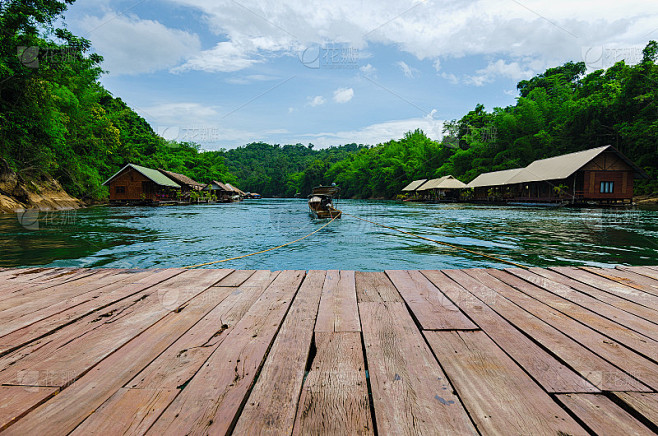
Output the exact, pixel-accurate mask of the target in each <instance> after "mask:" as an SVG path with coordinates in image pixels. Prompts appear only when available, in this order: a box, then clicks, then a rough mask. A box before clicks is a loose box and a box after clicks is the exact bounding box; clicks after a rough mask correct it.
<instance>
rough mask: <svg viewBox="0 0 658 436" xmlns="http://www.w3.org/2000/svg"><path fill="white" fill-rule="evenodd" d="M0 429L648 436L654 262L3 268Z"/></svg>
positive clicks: (656, 427)
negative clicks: (605, 265)
mask: <svg viewBox="0 0 658 436" xmlns="http://www.w3.org/2000/svg"><path fill="white" fill-rule="evenodd" d="M0 294H1V295H2V297H3V298H2V310H0V431H3V435H4V434H6V435H20V436H23V435H51V434H56V435H60V434H61V435H65V434H72V435H88V434H103V435H115V434H140V435H141V434H148V435H169V434H172V435H183V434H189V435H193V434H194V435H197V434H199V435H200V434H204V435H206V434H212V435H215V434H217V435H225V434H227V435H230V434H232V435H251V434H277V435H332V436H333V435H377V434H379V435H450V436H452V435H457V436H461V435H494V434H496V435H571V436H588V435H652V434H655V432H657V431H658V267H654V266H644V267H622V266H620V267H617V268H615V269H601V268H592V267H581V268H571V267H553V268H550V269H542V268H531V269H530V270H525V269H515V268H512V269H506V270H496V269H467V270H444V271H386V272H354V271H336V270H332V271H309V272H306V271H240V270H231V269H205V270H182V269H152V270H114V269H104V268H101V269H73V268H24V269H2V268H0Z"/></svg>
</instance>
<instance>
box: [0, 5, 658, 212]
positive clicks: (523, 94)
mask: <svg viewBox="0 0 658 436" xmlns="http://www.w3.org/2000/svg"><path fill="white" fill-rule="evenodd" d="M73 1H74V0H65V1H57V0H20V1H19V0H13V1H12V0H9V1H5V2H2V3H0V157H2V158H4V159H6V160H7V162H8V163H9V165H10V167H11V168H12V169H14V170H15V171H17V172H18V174H19V176H20V177H21V178H22V179H25V180H28V179H33V180H38V179H39V178H43V177H46V176H52V177H54V178H56V179H57V180H59V181H60V183H61V184H62V185H63V186H64V188H65V189H66V190H67V191H68V192H69V193H71V194H72V195H74V196H77V197H78V198H83V199H87V200H92V199H93V200H99V199H103V198H104V197H106V196H107V190H106V188H104V187H102V186H101V183H102V182H103V181H104V180H105V179H106V178H108V177H109V176H110V175H112V174H113V173H114V172H116V171H117V170H118V169H119V168H121V167H122V166H123V165H124V164H126V163H129V162H132V163H137V164H141V165H145V166H149V167H153V168H164V169H168V170H171V171H175V172H179V173H184V174H187V175H188V176H190V177H192V178H194V179H196V180H198V181H200V182H208V181H210V180H213V179H214V180H223V181H226V182H229V183H232V184H235V185H236V186H238V187H239V188H241V189H242V190H244V191H255V192H259V193H261V194H263V195H266V196H293V195H295V194H296V193H299V194H301V195H305V194H307V193H308V192H309V190H310V188H311V187H312V186H314V185H317V184H321V183H334V182H335V183H337V184H339V185H340V186H341V188H342V195H343V196H345V197H358V198H373V197H375V198H393V197H395V195H397V194H398V193H399V191H400V189H401V188H402V187H403V186H404V185H405V184H407V183H408V182H409V181H411V180H414V179H418V178H429V177H439V176H442V175H447V174H453V175H454V176H456V177H458V178H460V179H461V180H463V181H465V182H468V181H470V180H471V179H472V178H474V177H475V176H476V175H477V174H479V173H481V172H485V171H493V170H500V169H506V168H512V167H518V166H523V165H526V164H528V163H529V162H531V161H533V160H535V159H538V158H544V157H550V156H554V155H558V154H563V153H568V152H572V151H578V150H583V149H586V148H592V147H596V146H599V145H605V144H612V145H614V146H616V147H617V148H618V149H619V150H620V151H622V152H623V153H625V154H626V155H627V156H628V157H629V158H631V159H632V160H633V161H635V162H636V163H637V164H638V165H640V166H641V167H643V168H644V169H645V170H646V171H647V173H649V174H650V176H651V180H649V181H646V182H642V183H640V184H639V187H638V192H639V193H651V192H656V191H658V182H657V180H656V178H657V177H658V169H657V168H658V104H657V98H656V97H658V95H657V93H658V91H657V90H658V86H657V85H658V66H657V65H656V60H657V57H658V56H657V52H658V45H657V44H656V43H655V42H654V41H651V42H649V44H648V45H647V46H646V48H645V49H644V59H643V61H642V62H641V63H639V64H638V65H634V66H628V65H626V64H624V63H623V62H619V63H617V64H615V65H614V66H612V67H611V68H609V69H607V70H599V71H595V72H592V73H590V74H587V75H586V74H585V72H586V68H585V64H584V63H571V62H570V63H567V64H565V65H562V66H560V67H556V68H551V69H548V70H547V71H546V72H544V73H542V74H539V75H537V76H536V77H534V78H532V79H530V80H527V81H522V82H520V83H519V84H518V90H519V97H518V99H517V102H516V104H514V105H512V106H508V107H505V108H494V109H493V110H491V111H487V110H485V108H484V107H483V106H481V105H478V106H476V107H475V109H474V110H473V111H471V112H469V113H468V114H466V115H465V116H464V117H462V118H461V119H459V120H453V121H451V122H449V123H447V125H446V131H445V132H444V133H445V135H446V136H445V138H444V139H443V141H442V142H441V143H439V142H436V141H433V140H431V139H429V138H427V136H426V135H425V134H424V133H423V132H421V131H418V130H417V131H415V132H409V133H407V134H406V135H405V136H404V137H403V138H400V139H398V140H391V141H389V142H387V143H384V144H379V145H376V146H364V145H356V144H349V145H343V146H336V147H330V148H328V149H315V148H314V147H313V146H312V145H310V144H309V145H308V146H305V145H301V144H296V145H269V144H264V143H253V144H248V145H245V146H244V147H239V148H237V149H234V150H228V151H225V150H221V151H200V149H199V146H198V145H196V144H190V143H178V142H172V141H166V140H165V139H163V138H161V137H159V136H158V135H156V133H155V132H154V131H153V129H152V128H151V126H149V124H148V123H147V122H146V121H145V120H144V119H143V118H141V117H140V116H139V115H138V114H136V113H135V112H134V111H133V110H132V109H131V108H129V107H128V106H127V105H126V104H125V103H124V102H123V101H121V99H120V98H116V97H115V96H112V95H111V94H110V93H109V92H108V91H107V90H105V89H104V88H103V87H102V86H101V85H100V83H99V78H100V76H101V74H102V73H103V71H102V57H101V56H99V55H98V54H94V53H90V43H89V41H87V40H85V39H82V38H78V37H76V36H75V35H72V34H71V33H70V32H68V31H67V30H66V29H57V28H55V26H54V23H55V22H59V21H58V19H59V18H61V14H62V13H63V11H64V10H65V9H66V6H67V4H71V3H73ZM43 35H49V37H47V38H46V37H44V36H43ZM17 53H18V55H17Z"/></svg>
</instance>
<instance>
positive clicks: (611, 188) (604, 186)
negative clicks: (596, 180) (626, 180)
mask: <svg viewBox="0 0 658 436" xmlns="http://www.w3.org/2000/svg"><path fill="white" fill-rule="evenodd" d="M613 192H615V182H601V194H612V193H613Z"/></svg>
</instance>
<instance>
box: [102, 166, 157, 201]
mask: <svg viewBox="0 0 658 436" xmlns="http://www.w3.org/2000/svg"><path fill="white" fill-rule="evenodd" d="M152 185H154V183H153V182H151V181H150V180H149V179H148V178H146V177H144V176H143V175H142V174H141V173H140V172H138V171H135V170H134V169H132V168H128V169H126V170H125V171H124V172H123V173H121V174H119V175H118V176H117V177H115V178H114V180H112V181H111V182H110V183H109V188H110V201H115V200H116V201H136V200H143V199H147V200H154V199H155V189H154V187H153V186H152ZM118 186H119V187H121V186H123V187H124V188H125V192H124V193H117V187H118ZM142 194H144V196H142Z"/></svg>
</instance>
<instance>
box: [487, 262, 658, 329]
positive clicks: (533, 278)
mask: <svg viewBox="0 0 658 436" xmlns="http://www.w3.org/2000/svg"><path fill="white" fill-rule="evenodd" d="M505 271H507V272H509V273H510V274H513V275H515V276H516V277H518V278H520V279H523V280H525V281H527V282H529V283H532V284H534V285H536V286H538V287H540V288H542V289H544V290H546V291H548V292H550V293H551V294H541V293H540V295H542V296H545V297H547V299H545V300H544V299H542V301H544V302H547V303H548V302H550V303H551V306H552V307H554V308H556V309H558V310H559V309H560V308H568V309H571V310H574V309H575V310H579V309H578V307H575V305H578V306H579V307H580V306H582V307H584V308H586V309H588V311H590V312H592V313H595V314H598V315H601V316H604V317H606V318H608V319H610V320H612V321H614V322H616V323H617V324H619V325H622V326H624V327H627V328H629V329H631V330H634V331H636V332H639V333H641V334H643V335H644V336H646V337H648V338H651V339H654V340H657V339H658V325H656V324H654V323H652V322H651V321H648V320H646V319H644V318H642V317H639V316H637V315H634V314H632V313H629V312H626V311H624V310H622V309H619V308H618V307H615V306H612V305H610V304H608V303H604V302H602V301H600V300H597V299H596V298H593V297H590V296H589V295H587V294H583V293H582V292H578V291H575V290H574V289H571V288H570V287H568V286H566V285H563V284H561V283H557V282H554V281H552V280H550V279H547V278H545V277H542V276H540V275H537V274H535V273H533V272H530V271H526V270H523V269H519V268H513V269H507V270H505ZM495 276H496V277H500V276H499V275H497V274H495ZM535 295H536V294H535ZM564 300H567V301H569V302H571V303H574V305H568V304H566V301H564ZM565 313H566V312H565ZM657 319H658V317H657Z"/></svg>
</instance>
